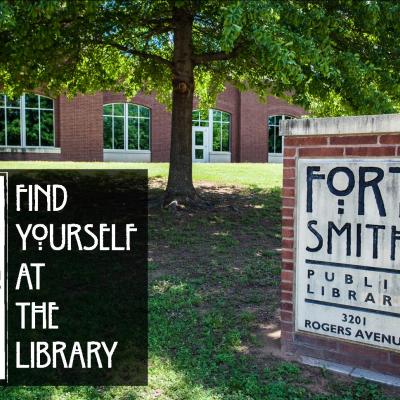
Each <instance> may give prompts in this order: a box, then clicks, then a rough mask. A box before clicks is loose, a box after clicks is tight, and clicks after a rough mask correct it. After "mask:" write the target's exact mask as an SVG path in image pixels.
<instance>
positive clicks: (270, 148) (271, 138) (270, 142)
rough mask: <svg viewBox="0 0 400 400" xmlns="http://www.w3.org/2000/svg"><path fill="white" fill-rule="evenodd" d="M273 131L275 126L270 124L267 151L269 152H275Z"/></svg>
mask: <svg viewBox="0 0 400 400" xmlns="http://www.w3.org/2000/svg"><path fill="white" fill-rule="evenodd" d="M274 132H275V128H274V127H273V126H271V125H270V126H269V128H268V152H269V153H275V148H274Z"/></svg>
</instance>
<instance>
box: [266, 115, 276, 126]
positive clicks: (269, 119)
mask: <svg viewBox="0 0 400 400" xmlns="http://www.w3.org/2000/svg"><path fill="white" fill-rule="evenodd" d="M272 125H275V117H268V126H272Z"/></svg>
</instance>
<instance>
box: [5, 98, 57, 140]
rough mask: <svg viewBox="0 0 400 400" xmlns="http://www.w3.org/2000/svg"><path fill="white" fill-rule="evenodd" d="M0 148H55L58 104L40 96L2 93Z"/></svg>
mask: <svg viewBox="0 0 400 400" xmlns="http://www.w3.org/2000/svg"><path fill="white" fill-rule="evenodd" d="M0 146H18V147H21V146H22V147H53V146H54V101H53V99H50V98H49V97H45V96H41V95H37V94H24V95H22V96H21V97H20V98H18V99H15V100H11V99H10V98H8V97H7V96H5V95H3V94H0Z"/></svg>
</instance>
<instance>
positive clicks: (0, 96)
mask: <svg viewBox="0 0 400 400" xmlns="http://www.w3.org/2000/svg"><path fill="white" fill-rule="evenodd" d="M4 102H5V97H4V94H0V107H4Z"/></svg>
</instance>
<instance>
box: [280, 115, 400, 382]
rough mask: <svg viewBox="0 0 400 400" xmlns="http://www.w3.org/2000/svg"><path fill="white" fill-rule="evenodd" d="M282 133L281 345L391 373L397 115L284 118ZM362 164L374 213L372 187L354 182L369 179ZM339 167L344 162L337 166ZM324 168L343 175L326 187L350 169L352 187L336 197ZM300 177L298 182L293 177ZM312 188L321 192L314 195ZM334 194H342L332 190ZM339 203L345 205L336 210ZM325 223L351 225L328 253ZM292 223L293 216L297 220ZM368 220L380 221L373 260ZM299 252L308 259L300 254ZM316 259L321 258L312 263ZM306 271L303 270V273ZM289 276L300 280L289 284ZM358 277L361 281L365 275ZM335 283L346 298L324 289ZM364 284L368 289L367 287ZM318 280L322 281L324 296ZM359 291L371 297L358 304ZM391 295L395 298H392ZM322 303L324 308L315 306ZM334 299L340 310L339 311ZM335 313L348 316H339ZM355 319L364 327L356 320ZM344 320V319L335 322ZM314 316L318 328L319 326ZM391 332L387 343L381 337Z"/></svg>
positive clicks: (398, 281) (396, 351) (399, 349)
mask: <svg viewBox="0 0 400 400" xmlns="http://www.w3.org/2000/svg"><path fill="white" fill-rule="evenodd" d="M281 132H283V133H284V136H285V149H284V164H283V168H284V169H283V203H282V275H281V281H282V283H281V321H282V322H281V323H282V337H281V343H282V351H283V352H284V353H285V354H287V355H292V356H295V357H298V358H299V359H300V361H301V360H304V357H312V358H313V359H318V360H324V361H328V362H336V363H340V364H344V365H346V366H349V367H351V368H350V370H352V368H362V369H365V370H368V371H370V372H372V373H384V374H391V375H395V376H400V344H399V345H398V346H397V344H396V343H397V341H398V340H400V339H399V337H400V334H399V329H397V330H396V329H392V330H391V328H390V327H389V326H391V324H392V325H395V324H396V323H397V324H398V325H397V326H400V301H399V299H400V293H399V292H400V275H399V273H398V272H396V270H400V268H399V267H398V265H399V260H400V246H399V244H397V248H398V249H399V251H397V253H396V255H395V257H396V258H395V260H392V259H391V257H390V256H389V254H391V252H390V251H391V249H390V248H388V246H390V243H391V241H390V240H391V239H390V232H391V229H392V226H395V227H397V228H395V229H397V230H400V217H399V211H398V210H399V209H398V207H399V202H400V190H399V188H400V175H398V174H397V172H399V171H400V158H399V156H400V115H381V116H368V117H346V118H324V119H307V120H291V121H285V122H283V123H281ZM337 166H339V168H342V170H335V171H333V172H332V169H333V167H335V168H337ZM366 167H372V168H377V169H380V170H382V171H383V174H384V175H382V179H381V181H380V182H379V185H380V186H379V190H380V193H381V194H382V199H383V203H384V205H385V206H386V215H380V214H381V213H380V211H379V208H378V206H377V204H378V202H379V199H378V197H379V195H378V194H377V193H375V190H374V189H373V188H371V186H367V188H364V189H362V190H361V189H360V187H361V185H362V182H364V181H363V179H364V180H365V181H368V182H369V181H371V180H373V179H374V178H376V176H378V172H367V173H366V174H367V175H365V176H364V177H362V175H361V172H360V171H361V169H360V168H366ZM307 168H311V169H307ZM312 168H314V170H313V169H312ZM318 168H319V169H318ZM343 168H347V169H345V170H344V172H343ZM390 168H392V169H390ZM393 168H395V169H393ZM396 168H399V169H396ZM350 170H351V171H350ZM307 171H308V172H307ZM310 171H314V172H310ZM329 171H330V172H329ZM341 171H342V172H341ZM349 171H350V172H349ZM328 172H329V173H331V178H332V177H333V176H335V174H340V173H341V174H342V175H341V176H339V175H337V177H336V178H334V179H337V180H331V181H330V182H331V183H330V184H331V185H333V186H335V185H337V186H338V187H339V186H340V185H342V186H340V188H341V189H343V188H344V187H346V186H348V187H349V188H351V187H352V186H351V179H350V178H349V176H350V177H351V176H352V175H353V173H354V176H355V180H354V189H352V190H351V193H349V194H345V195H343V196H342V197H341V196H338V197H335V195H333V194H332V192H330V191H329V190H330V189H329V187H328V184H327V181H328V178H329V174H328ZM307 174H309V175H307ZM311 174H316V175H311ZM346 174H347V175H346ZM368 174H369V175H368ZM317 175H318V176H317ZM307 176H308V177H309V179H311V178H312V179H313V180H311V183H310V185H312V186H310V188H311V191H310V193H311V194H310V195H309V193H308V192H307V190H308V188H309V186H308V185H309V184H308V183H307V182H309V181H307V180H306V179H303V178H304V177H307ZM314 178H315V179H314ZM299 179H302V180H301V181H300V182H299V181H298V180H299ZM332 179H333V178H332ZM339 184H340V185H339ZM368 185H370V183H369V184H368ZM321 193H326V195H325V194H324V195H323V196H322V195H321ZM340 193H342V192H340V191H338V192H337V194H340ZM361 195H362V196H361ZM307 196H310V197H307ZM311 196H314V197H311ZM315 196H319V197H315ZM346 196H348V197H346ZM304 199H307V201H308V199H312V202H313V203H311V206H310V207H312V211H309V209H308V208H307V207H308V203H307V207H306V206H305V205H304V204H306V203H304ZM360 199H361V200H360ZM360 201H363V202H364V201H365V202H366V203H365V204H367V202H368V206H366V208H365V212H364V213H362V212H361V211H360V208H358V207H359V204H360V203H359V202H360ZM343 204H344V205H343ZM342 205H343V208H344V210H345V211H344V212H343V211H340V210H339V209H340V207H341V206H342ZM319 209H323V210H325V214H326V218H325V214H324V213H320V214H318V217H315V215H317V214H316V213H317V212H318V210H319ZM392 214H393V215H392ZM310 220H313V221H314V220H315V223H314V222H311V224H312V225H311V226H312V227H317V228H318V230H319V231H318V232H319V233H320V234H321V238H322V240H323V245H322V247H321V249H320V250H316V248H317V244H319V243H320V242H319V239H318V238H317V236H316V235H314V234H312V233H310V229H308V228H307V223H304V221H308V222H310ZM329 220H331V222H332V221H333V222H332V223H334V224H337V225H338V226H339V225H340V227H342V226H343V225H344V224H345V223H346V222H349V223H350V227H351V228H349V230H350V229H351V234H352V235H353V236H351V238H350V240H348V241H347V242H345V240H347V239H346V238H345V236H346V235H345V234H344V235H343V237H342V236H334V239H331V240H332V241H333V240H335V242H334V243H333V249H331V253H329V250H327V240H329V239H327V233H326V231H324V229H325V228H326V225H327V224H328V223H329ZM299 221H302V222H301V224H300V222H299ZM338 221H339V222H338ZM371 221H372V223H373V224H377V222H376V221H378V222H379V225H380V226H382V227H383V226H384V227H385V228H379V232H380V235H381V236H377V240H382V241H380V242H379V245H378V251H379V257H378V256H377V257H376V258H374V256H373V250H372V247H373V239H372V233H370V232H372V231H370V230H368V229H366V224H371ZM357 223H359V224H360V225H361V227H360V230H361V229H362V232H363V233H362V236H360V243H362V246H361V250H360V253H361V255H359V254H357V251H356V248H355V246H356V243H358V242H357V241H358V236H357V239H356V236H354V235H357V233H356V228H357ZM313 224H314V225H313ZM322 227H324V228H322ZM357 229H358V228H357ZM370 229H371V228H370ZM346 232H347V231H346ZM382 232H385V233H382ZM305 235H310V241H308V242H307V240H308V239H307V238H305ZM334 235H336V234H334ZM378 235H379V234H378ZM384 239H385V241H384ZM304 243H308V246H307V247H308V249H312V250H307V247H305V246H304V245H303V244H304ZM346 243H350V246H351V248H350V251H351V253H350V255H348V254H347V251H348V250H347V248H346ZM335 245H336V247H335ZM392 250H393V249H392ZM303 254H305V258H308V259H311V261H309V260H307V259H305V258H304V257H303ZM317 259H318V260H320V261H316V260H317ZM338 260H339V261H338ZM307 263H308V264H307ZM313 263H314V264H313ZM319 263H320V264H319ZM382 268H383V269H384V270H382ZM309 271H313V272H314V273H315V274H319V275H318V277H319V278H318V280H313V279H314V278H313V276H314V275H312V272H309ZM326 271H329V272H328V273H329V274H332V272H334V273H335V274H336V275H335V277H336V278H335V279H341V277H343V276H344V275H343V274H345V273H348V274H350V275H351V276H352V280H353V282H356V283H357V285H358V287H357V286H355V285H356V283H354V284H350V283H349V284H347V285H346V284H344V283H340V282H341V281H339V283H336V282H333V283H329V282H327V281H326V280H324V279H323V278H322V277H323V275H322V274H324V273H326ZM307 274H311V276H310V277H309V278H308V276H307ZM296 276H298V277H299V278H298V279H299V280H298V281H297V282H296ZM329 276H331V275H329ZM365 276H367V283H365V281H364V278H365ZM315 279H316V278H315ZM385 279H387V280H388V282H389V284H388V286H389V287H388V289H387V290H386V289H384V280H385ZM349 281H350V278H349ZM308 282H310V287H308V286H307V290H303V289H302V288H304V287H306V286H305V285H306V284H308ZM334 285H337V286H338V288H339V287H340V290H341V291H342V292H341V293H343V296H348V298H347V297H337V298H334V297H332V296H333V295H331V294H329V293H331V292H329V290H331V289H332V288H333V287H334ZM367 285H370V286H371V287H366V286H367ZM321 286H324V287H325V289H324V290H325V291H324V296H323V297H322V294H321V293H322V292H321ZM378 288H379V289H378ZM348 290H354V291H355V292H357V301H355V300H354V298H352V297H351V296H350V295H349V294H348ZM366 291H369V292H371V293H373V296H374V297H375V303H372V301H369V302H365V301H364V298H365V294H364V293H366ZM383 294H387V295H390V296H391V299H392V305H391V306H389V304H386V305H385V304H383V303H382V300H381V298H382V295H383ZM395 298H396V299H397V300H394V299H395ZM322 300H323V301H324V302H325V303H326V304H325V305H321V304H322V303H321V301H322ZM310 302H311V303H310ZM312 302H314V303H312ZM315 302H320V303H318V304H317V303H315ZM332 304H336V305H334V306H332ZM343 305H344V308H341V307H343ZM307 307H314V308H312V310H315V312H314V313H313V314H311V315H312V317H311V318H310V317H309V316H308V317H304V318H303V314H304V315H309V314H307V313H308V312H309V311H307V310H309V309H308V308H307ZM335 310H337V311H335ZM296 312H297V313H298V315H296ZM329 313H332V315H338V318H337V319H332V318H330V317H329V315H330V314H329ZM328 314H329V315H328ZM344 314H346V315H347V317H344V316H342V315H344ZM349 315H353V317H357V316H359V317H360V320H361V322H360V323H359V324H358V323H355V322H354V321H353V323H351V322H349V321H350V319H349ZM364 317H365V318H366V322H365V324H364V323H363V322H362V321H363V318H364ZM307 318H309V319H307ZM345 318H347V322H344V319H345ZM396 318H397V319H396ZM311 320H312V322H314V321H316V323H315V324H314V325H311V322H310V324H309V325H308V327H307V324H308V322H307V321H311ZM357 321H358V318H357ZM296 323H297V328H296ZM319 323H320V324H322V323H325V324H326V325H324V327H319V325H318V324H319ZM339 327H342V328H339ZM358 330H361V331H362V332H361V333H362V339H361V336H356V335H357V334H358ZM363 332H364V333H363ZM365 332H368V335H369V334H370V335H372V336H371V337H372V338H371V337H370V338H369V339H368V338H367V336H368V335H367V334H366V333H365ZM370 332H373V333H370ZM392 334H393V335H394V336H393V337H395V339H394V340H393V338H392V337H391V336H390V335H392ZM383 335H387V337H383ZM392 340H393V342H392ZM388 341H391V344H388ZM367 377H368V376H367Z"/></svg>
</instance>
